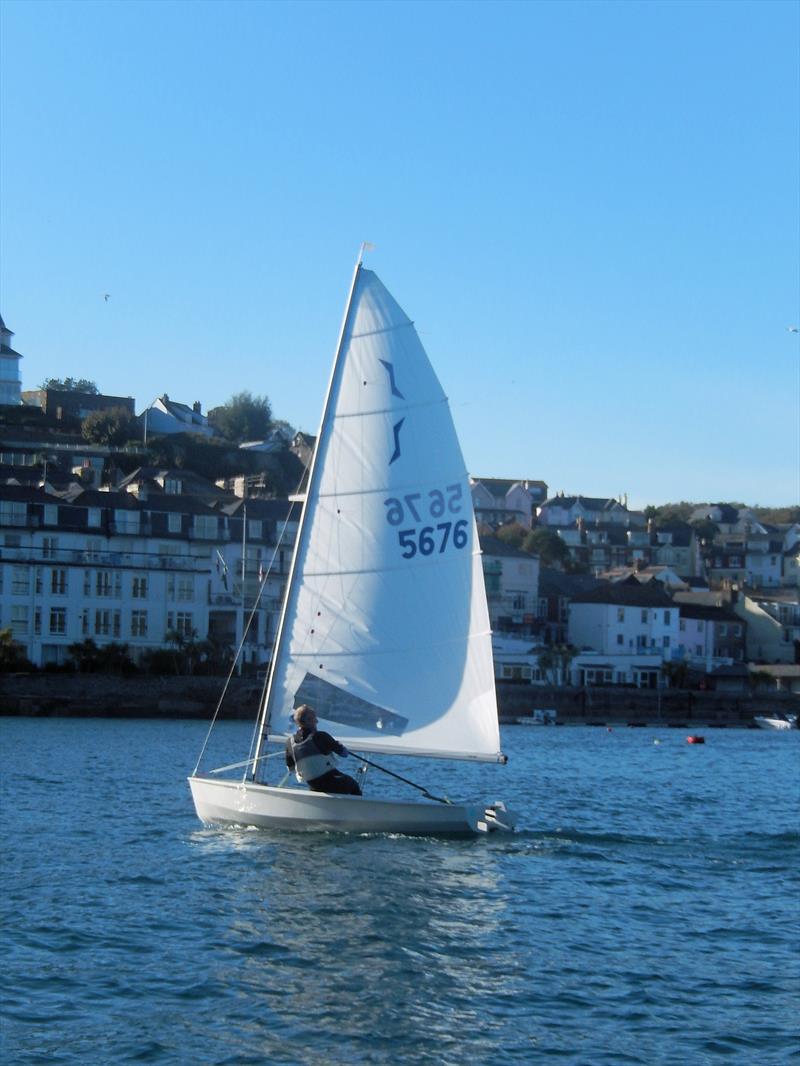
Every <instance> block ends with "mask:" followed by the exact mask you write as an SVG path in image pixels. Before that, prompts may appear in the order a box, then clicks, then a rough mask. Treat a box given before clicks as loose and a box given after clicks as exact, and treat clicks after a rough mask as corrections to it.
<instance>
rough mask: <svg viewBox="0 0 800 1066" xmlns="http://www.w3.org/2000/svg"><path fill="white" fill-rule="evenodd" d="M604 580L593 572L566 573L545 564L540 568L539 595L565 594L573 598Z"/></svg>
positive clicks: (564, 595) (589, 590)
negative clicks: (592, 573)
mask: <svg viewBox="0 0 800 1066" xmlns="http://www.w3.org/2000/svg"><path fill="white" fill-rule="evenodd" d="M601 584H602V582H601V581H599V580H598V579H597V578H596V577H593V576H592V575H591V574H565V573H564V572H563V571H562V570H556V569H555V568H554V567H552V566H543V567H541V568H540V570H539V595H540V596H563V597H565V598H566V599H573V598H574V597H575V596H579V595H581V594H582V593H586V592H591V591H592V590H593V589H596V588H597V587H598V586H599V585H601Z"/></svg>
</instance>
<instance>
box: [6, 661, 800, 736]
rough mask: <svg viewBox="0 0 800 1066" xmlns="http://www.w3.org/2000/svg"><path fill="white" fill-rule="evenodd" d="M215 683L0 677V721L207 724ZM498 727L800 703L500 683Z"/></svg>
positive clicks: (720, 719) (246, 684)
mask: <svg viewBox="0 0 800 1066" xmlns="http://www.w3.org/2000/svg"><path fill="white" fill-rule="evenodd" d="M224 684H225V679H224V678H222V677H142V676H136V677H111V676H109V675H107V674H0V715H31V716H39V717H48V716H50V717H87V718H115V717H119V718H208V719H210V718H211V717H212V715H213V714H214V711H215V709H216V707H217V704H218V702H219V699H220V695H221V694H222V690H223V687H224ZM262 687H263V686H262V683H261V682H256V681H254V680H251V679H242V678H233V679H232V680H231V683H230V685H229V686H228V691H227V693H226V696H225V700H224V702H223V705H222V710H221V712H220V717H221V718H223V719H226V718H228V719H231V718H237V719H246V720H249V721H253V720H254V719H255V716H256V714H257V709H258V706H259V702H260V698H261V692H262ZM497 699H498V706H499V710H500V718H501V720H504V719H505V720H508V719H515V718H526V717H530V716H531V715H532V714H533V712H534V710H536V709H537V708H541V709H547V708H552V709H554V710H555V711H556V713H557V716H558V721H559V722H561V723H563V724H568V725H580V724H583V725H606V724H609V725H611V724H621V725H674V726H679V727H683V726H687V727H688V726H695V725H696V726H700V725H703V726H709V727H710V726H728V727H736V726H738V727H740V728H742V727H747V726H751V725H752V724H753V716H754V715H762V714H774V713H775V712H776V711H778V712H780V713H784V714H785V713H787V712H788V713H791V714H800V696H792V695H790V694H789V693H784V692H772V691H771V692H766V693H759V694H758V695H748V694H742V693H725V692H685V691H682V690H678V689H666V690H663V691H661V692H654V691H651V690H650V689H621V688H583V689H580V688H545V687H541V686H538V685H516V684H509V683H503V682H501V683H500V684H498V686H497Z"/></svg>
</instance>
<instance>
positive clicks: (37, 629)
mask: <svg viewBox="0 0 800 1066" xmlns="http://www.w3.org/2000/svg"><path fill="white" fill-rule="evenodd" d="M33 635H34V636H35V637H39V636H41V635H42V608H41V607H34V609H33Z"/></svg>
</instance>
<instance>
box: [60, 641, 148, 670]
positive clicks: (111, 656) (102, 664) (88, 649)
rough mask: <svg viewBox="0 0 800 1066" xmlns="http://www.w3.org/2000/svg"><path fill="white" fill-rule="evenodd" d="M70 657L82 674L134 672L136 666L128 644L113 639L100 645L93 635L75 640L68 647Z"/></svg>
mask: <svg viewBox="0 0 800 1066" xmlns="http://www.w3.org/2000/svg"><path fill="white" fill-rule="evenodd" d="M67 652H68V653H69V657H70V659H72V661H73V663H74V664H75V667H76V669H77V670H78V673H80V674H132V673H135V672H136V666H135V664H134V662H133V660H132V659H131V657H130V654H129V652H128V645H127V644H118V643H117V642H116V641H112V642H111V643H110V644H104V645H103V646H102V647H99V646H98V645H97V644H96V643H95V641H93V640H92V638H91V637H87V638H86V640H79V641H75V643H74V644H70V645H69V647H68V648H67Z"/></svg>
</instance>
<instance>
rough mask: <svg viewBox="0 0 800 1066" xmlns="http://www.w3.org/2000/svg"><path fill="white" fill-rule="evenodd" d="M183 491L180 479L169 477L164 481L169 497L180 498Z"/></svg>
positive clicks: (165, 490)
mask: <svg viewBox="0 0 800 1066" xmlns="http://www.w3.org/2000/svg"><path fill="white" fill-rule="evenodd" d="M182 491H183V482H182V481H180V480H179V479H178V478H174V477H168V478H165V479H164V492H165V493H166V495H167V496H180V494H181V492H182Z"/></svg>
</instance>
